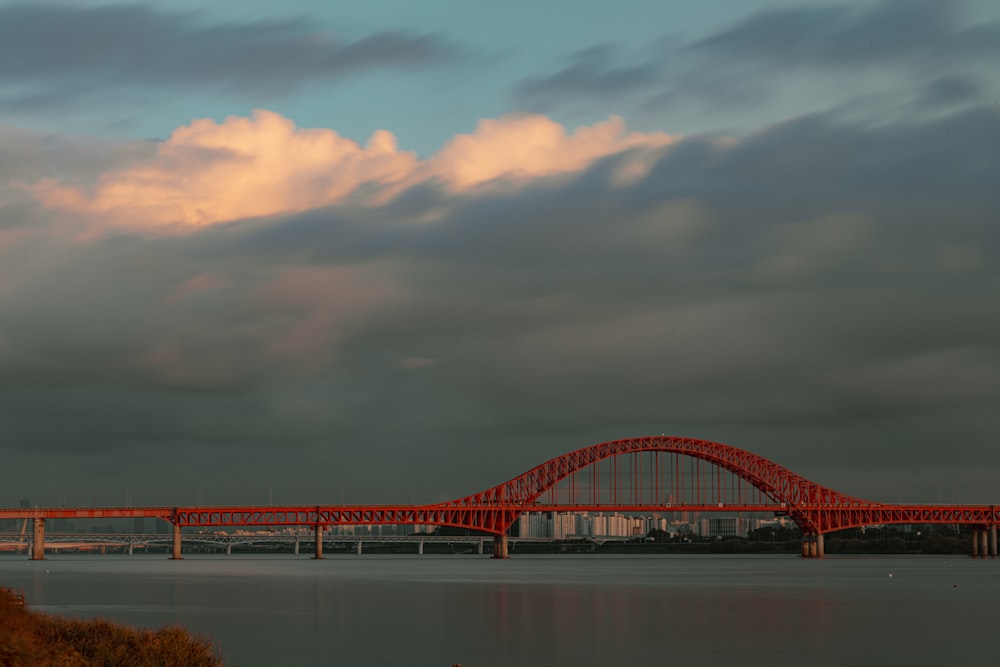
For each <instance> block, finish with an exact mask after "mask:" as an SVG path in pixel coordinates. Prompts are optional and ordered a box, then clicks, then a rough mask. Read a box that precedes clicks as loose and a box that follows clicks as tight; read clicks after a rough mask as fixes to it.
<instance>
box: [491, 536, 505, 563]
mask: <svg viewBox="0 0 1000 667" xmlns="http://www.w3.org/2000/svg"><path fill="white" fill-rule="evenodd" d="M493 557H494V558H507V557H508V556H507V535H494V536H493Z"/></svg>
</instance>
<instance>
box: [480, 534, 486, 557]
mask: <svg viewBox="0 0 1000 667" xmlns="http://www.w3.org/2000/svg"><path fill="white" fill-rule="evenodd" d="M485 541H486V540H485V539H483V538H481V537H480V538H479V555H480V556H482V555H483V542H485Z"/></svg>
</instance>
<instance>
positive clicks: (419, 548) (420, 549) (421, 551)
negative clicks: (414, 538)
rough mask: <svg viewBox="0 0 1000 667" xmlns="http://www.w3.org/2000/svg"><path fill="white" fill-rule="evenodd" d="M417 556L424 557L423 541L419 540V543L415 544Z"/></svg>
mask: <svg viewBox="0 0 1000 667" xmlns="http://www.w3.org/2000/svg"><path fill="white" fill-rule="evenodd" d="M417 555H419V556H423V555H424V541H423V540H420V542H418V543H417Z"/></svg>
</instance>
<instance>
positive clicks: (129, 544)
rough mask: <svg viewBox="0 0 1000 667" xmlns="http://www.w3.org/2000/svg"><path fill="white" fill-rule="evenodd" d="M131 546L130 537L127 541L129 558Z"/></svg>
mask: <svg viewBox="0 0 1000 667" xmlns="http://www.w3.org/2000/svg"><path fill="white" fill-rule="evenodd" d="M132 546H133V545H132V538H131V537H130V538H129V540H128V555H129V556H131V555H132Z"/></svg>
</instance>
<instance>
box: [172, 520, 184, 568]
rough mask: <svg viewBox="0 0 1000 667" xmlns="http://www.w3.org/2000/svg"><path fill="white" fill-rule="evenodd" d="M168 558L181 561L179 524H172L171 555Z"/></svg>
mask: <svg viewBox="0 0 1000 667" xmlns="http://www.w3.org/2000/svg"><path fill="white" fill-rule="evenodd" d="M170 558H171V559H172V560H180V559H181V525H180V524H179V523H175V524H174V540H173V553H172V554H171V556H170Z"/></svg>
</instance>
